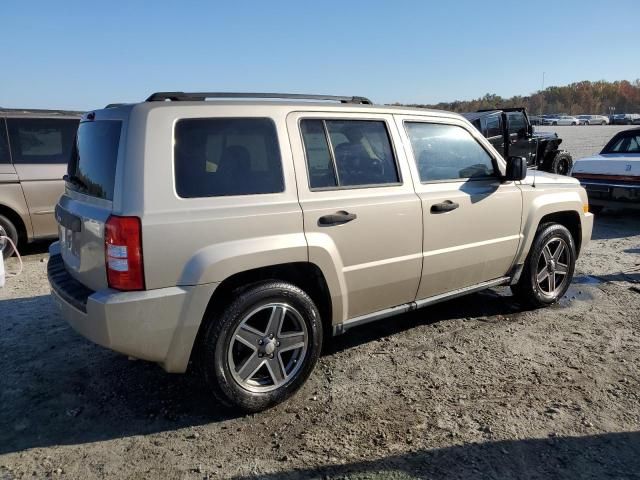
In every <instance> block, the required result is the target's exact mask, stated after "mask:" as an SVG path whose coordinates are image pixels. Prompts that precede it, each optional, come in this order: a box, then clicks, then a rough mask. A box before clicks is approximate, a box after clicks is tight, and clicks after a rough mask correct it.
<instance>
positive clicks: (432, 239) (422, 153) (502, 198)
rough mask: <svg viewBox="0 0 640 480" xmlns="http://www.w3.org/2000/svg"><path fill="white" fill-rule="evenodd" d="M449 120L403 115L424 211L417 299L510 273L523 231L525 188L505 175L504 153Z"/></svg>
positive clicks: (461, 124) (461, 125) (454, 121)
mask: <svg viewBox="0 0 640 480" xmlns="http://www.w3.org/2000/svg"><path fill="white" fill-rule="evenodd" d="M447 121H448V122H451V123H442V120H441V119H435V118H434V120H433V122H429V121H425V120H424V118H420V117H417V118H411V117H404V118H403V121H402V126H403V130H404V132H405V133H406V135H407V137H408V138H407V141H406V142H405V144H407V145H409V146H410V149H411V153H412V155H413V158H414V162H413V163H412V167H414V168H415V174H414V175H413V177H414V185H415V189H416V192H417V193H418V196H419V197H420V200H421V202H422V211H423V225H424V235H423V257H424V260H423V267H422V279H421V281H420V287H419V289H418V295H417V297H416V298H417V300H420V299H426V298H429V297H433V296H436V295H440V294H444V293H448V292H452V291H454V290H459V289H464V288H466V287H471V286H474V285H478V284H481V283H483V282H487V281H491V280H496V279H499V278H502V277H504V276H506V275H507V274H508V272H509V270H510V269H511V266H512V264H513V260H514V258H515V255H516V251H517V248H518V244H519V242H520V238H521V234H520V229H521V225H520V222H521V217H522V193H521V191H520V188H519V187H518V186H517V185H516V184H515V182H504V183H503V182H501V179H500V175H499V170H498V168H497V166H498V164H497V158H494V157H493V154H492V153H490V152H489V151H488V150H487V149H486V148H485V146H483V145H482V143H481V142H480V140H479V138H480V137H479V138H475V134H472V132H471V130H468V129H467V127H466V125H465V124H463V123H462V122H460V123H459V124H456V122H457V121H456V120H447ZM483 140H484V139H483Z"/></svg>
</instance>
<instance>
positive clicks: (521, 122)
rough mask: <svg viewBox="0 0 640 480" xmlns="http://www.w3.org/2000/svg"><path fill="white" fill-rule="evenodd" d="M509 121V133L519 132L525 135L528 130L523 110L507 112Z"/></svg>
mask: <svg viewBox="0 0 640 480" xmlns="http://www.w3.org/2000/svg"><path fill="white" fill-rule="evenodd" d="M507 119H508V121H509V133H517V134H518V135H522V136H524V134H525V133H526V131H527V122H526V121H525V119H524V114H523V113H522V112H509V113H508V114H507Z"/></svg>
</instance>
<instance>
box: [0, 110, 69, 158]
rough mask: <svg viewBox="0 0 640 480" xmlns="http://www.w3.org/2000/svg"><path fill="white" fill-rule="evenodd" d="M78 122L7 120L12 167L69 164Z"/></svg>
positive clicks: (37, 119)
mask: <svg viewBox="0 0 640 480" xmlns="http://www.w3.org/2000/svg"><path fill="white" fill-rule="evenodd" d="M78 122H79V121H78V120H74V119H61V118H60V119H58V118H8V119H7V127H8V130H9V142H10V145H11V156H12V159H13V163H15V164H21V163H33V164H55V163H61V164H67V163H68V162H69V158H70V157H71V150H72V148H73V140H74V138H75V136H76V131H77V129H78Z"/></svg>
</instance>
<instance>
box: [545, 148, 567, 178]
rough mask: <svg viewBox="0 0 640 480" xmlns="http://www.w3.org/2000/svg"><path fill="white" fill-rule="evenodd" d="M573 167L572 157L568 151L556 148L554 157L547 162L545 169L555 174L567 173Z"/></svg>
mask: <svg viewBox="0 0 640 480" xmlns="http://www.w3.org/2000/svg"><path fill="white" fill-rule="evenodd" d="M571 167H573V158H572V157H571V154H570V153H569V152H566V151H564V150H558V152H556V154H555V155H554V157H553V158H552V159H551V160H550V161H549V162H548V165H547V171H549V172H551V173H555V174H556V175H568V173H569V172H570V171H571Z"/></svg>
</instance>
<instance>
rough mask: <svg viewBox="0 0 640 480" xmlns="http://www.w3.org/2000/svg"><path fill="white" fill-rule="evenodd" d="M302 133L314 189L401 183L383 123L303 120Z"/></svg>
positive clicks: (310, 179)
mask: <svg viewBox="0 0 640 480" xmlns="http://www.w3.org/2000/svg"><path fill="white" fill-rule="evenodd" d="M300 130H301V132H302V139H303V142H304V148H305V153H306V158H307V168H308V172H309V187H310V188H311V189H320V188H340V187H358V186H383V185H389V184H398V183H400V177H399V175H398V168H397V165H396V160H395V157H394V154H393V148H392V147H391V141H390V139H389V133H388V131H387V127H386V123H385V122H384V121H380V120H335V119H334V120H320V119H313V120H312V119H304V120H301V122H300Z"/></svg>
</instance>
